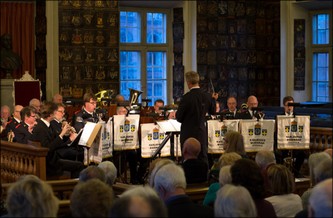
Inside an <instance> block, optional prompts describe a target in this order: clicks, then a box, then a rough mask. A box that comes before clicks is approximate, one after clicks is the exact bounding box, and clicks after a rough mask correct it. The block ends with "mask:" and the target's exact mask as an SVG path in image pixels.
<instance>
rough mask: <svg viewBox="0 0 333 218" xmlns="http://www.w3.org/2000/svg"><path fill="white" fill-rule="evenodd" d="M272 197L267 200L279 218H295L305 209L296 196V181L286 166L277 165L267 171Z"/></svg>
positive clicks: (299, 198)
mask: <svg viewBox="0 0 333 218" xmlns="http://www.w3.org/2000/svg"><path fill="white" fill-rule="evenodd" d="M267 176H268V181H269V183H270V187H271V193H272V194H273V195H272V196H270V197H268V198H266V200H267V201H269V202H270V203H271V204H272V205H273V207H274V210H275V213H276V215H277V217H294V216H295V215H296V214H297V213H298V212H299V211H301V210H302V209H303V206H302V200H301V197H300V196H299V195H297V194H294V193H293V191H294V189H295V179H294V176H293V174H292V173H291V171H290V170H289V169H288V168H287V167H286V166H284V165H281V164H275V165H272V166H270V167H269V168H268V169H267Z"/></svg>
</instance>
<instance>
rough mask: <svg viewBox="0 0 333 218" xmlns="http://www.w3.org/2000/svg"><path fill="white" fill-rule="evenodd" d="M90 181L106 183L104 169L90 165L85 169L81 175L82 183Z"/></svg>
mask: <svg viewBox="0 0 333 218" xmlns="http://www.w3.org/2000/svg"><path fill="white" fill-rule="evenodd" d="M90 179H99V180H101V181H102V182H104V183H105V182H106V177H105V173H104V171H103V170H102V168H100V167H97V166H95V165H90V166H88V167H87V168H85V169H83V170H82V171H81V172H80V175H79V181H80V182H86V181H88V180H90Z"/></svg>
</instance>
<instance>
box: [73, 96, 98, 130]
mask: <svg viewBox="0 0 333 218" xmlns="http://www.w3.org/2000/svg"><path fill="white" fill-rule="evenodd" d="M96 105H97V98H96V96H95V95H94V94H93V93H90V92H88V93H85V94H84V95H83V107H82V109H81V110H79V111H77V112H76V113H75V114H74V117H73V127H74V128H75V130H76V132H79V131H80V130H81V129H82V128H83V127H84V125H85V124H86V123H87V122H93V123H97V122H98V121H99V118H98V116H97V113H96V112H95V109H96Z"/></svg>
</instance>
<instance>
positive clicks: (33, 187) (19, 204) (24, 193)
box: [6, 175, 59, 217]
mask: <svg viewBox="0 0 333 218" xmlns="http://www.w3.org/2000/svg"><path fill="white" fill-rule="evenodd" d="M6 204H7V210H8V217H56V216H57V213H58V209H59V201H58V199H57V197H55V195H54V193H53V190H52V188H51V186H50V185H49V184H47V183H46V182H44V181H42V180H41V179H39V178H38V177H37V176H34V175H25V176H23V177H21V178H20V179H19V180H18V181H16V182H15V183H14V184H13V185H11V186H10V188H9V190H8V193H7V199H6Z"/></svg>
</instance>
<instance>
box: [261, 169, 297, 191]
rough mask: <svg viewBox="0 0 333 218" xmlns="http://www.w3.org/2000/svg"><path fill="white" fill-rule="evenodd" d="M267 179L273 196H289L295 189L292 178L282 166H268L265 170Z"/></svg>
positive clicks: (289, 172)
mask: <svg viewBox="0 0 333 218" xmlns="http://www.w3.org/2000/svg"><path fill="white" fill-rule="evenodd" d="M267 178H268V182H269V184H270V188H271V192H272V194H273V195H284V194H290V193H292V192H293V191H294V189H295V179H294V176H293V174H292V172H291V171H290V170H289V169H288V168H287V167H286V166H284V165H281V164H275V165H272V166H270V167H269V168H268V169H267Z"/></svg>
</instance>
